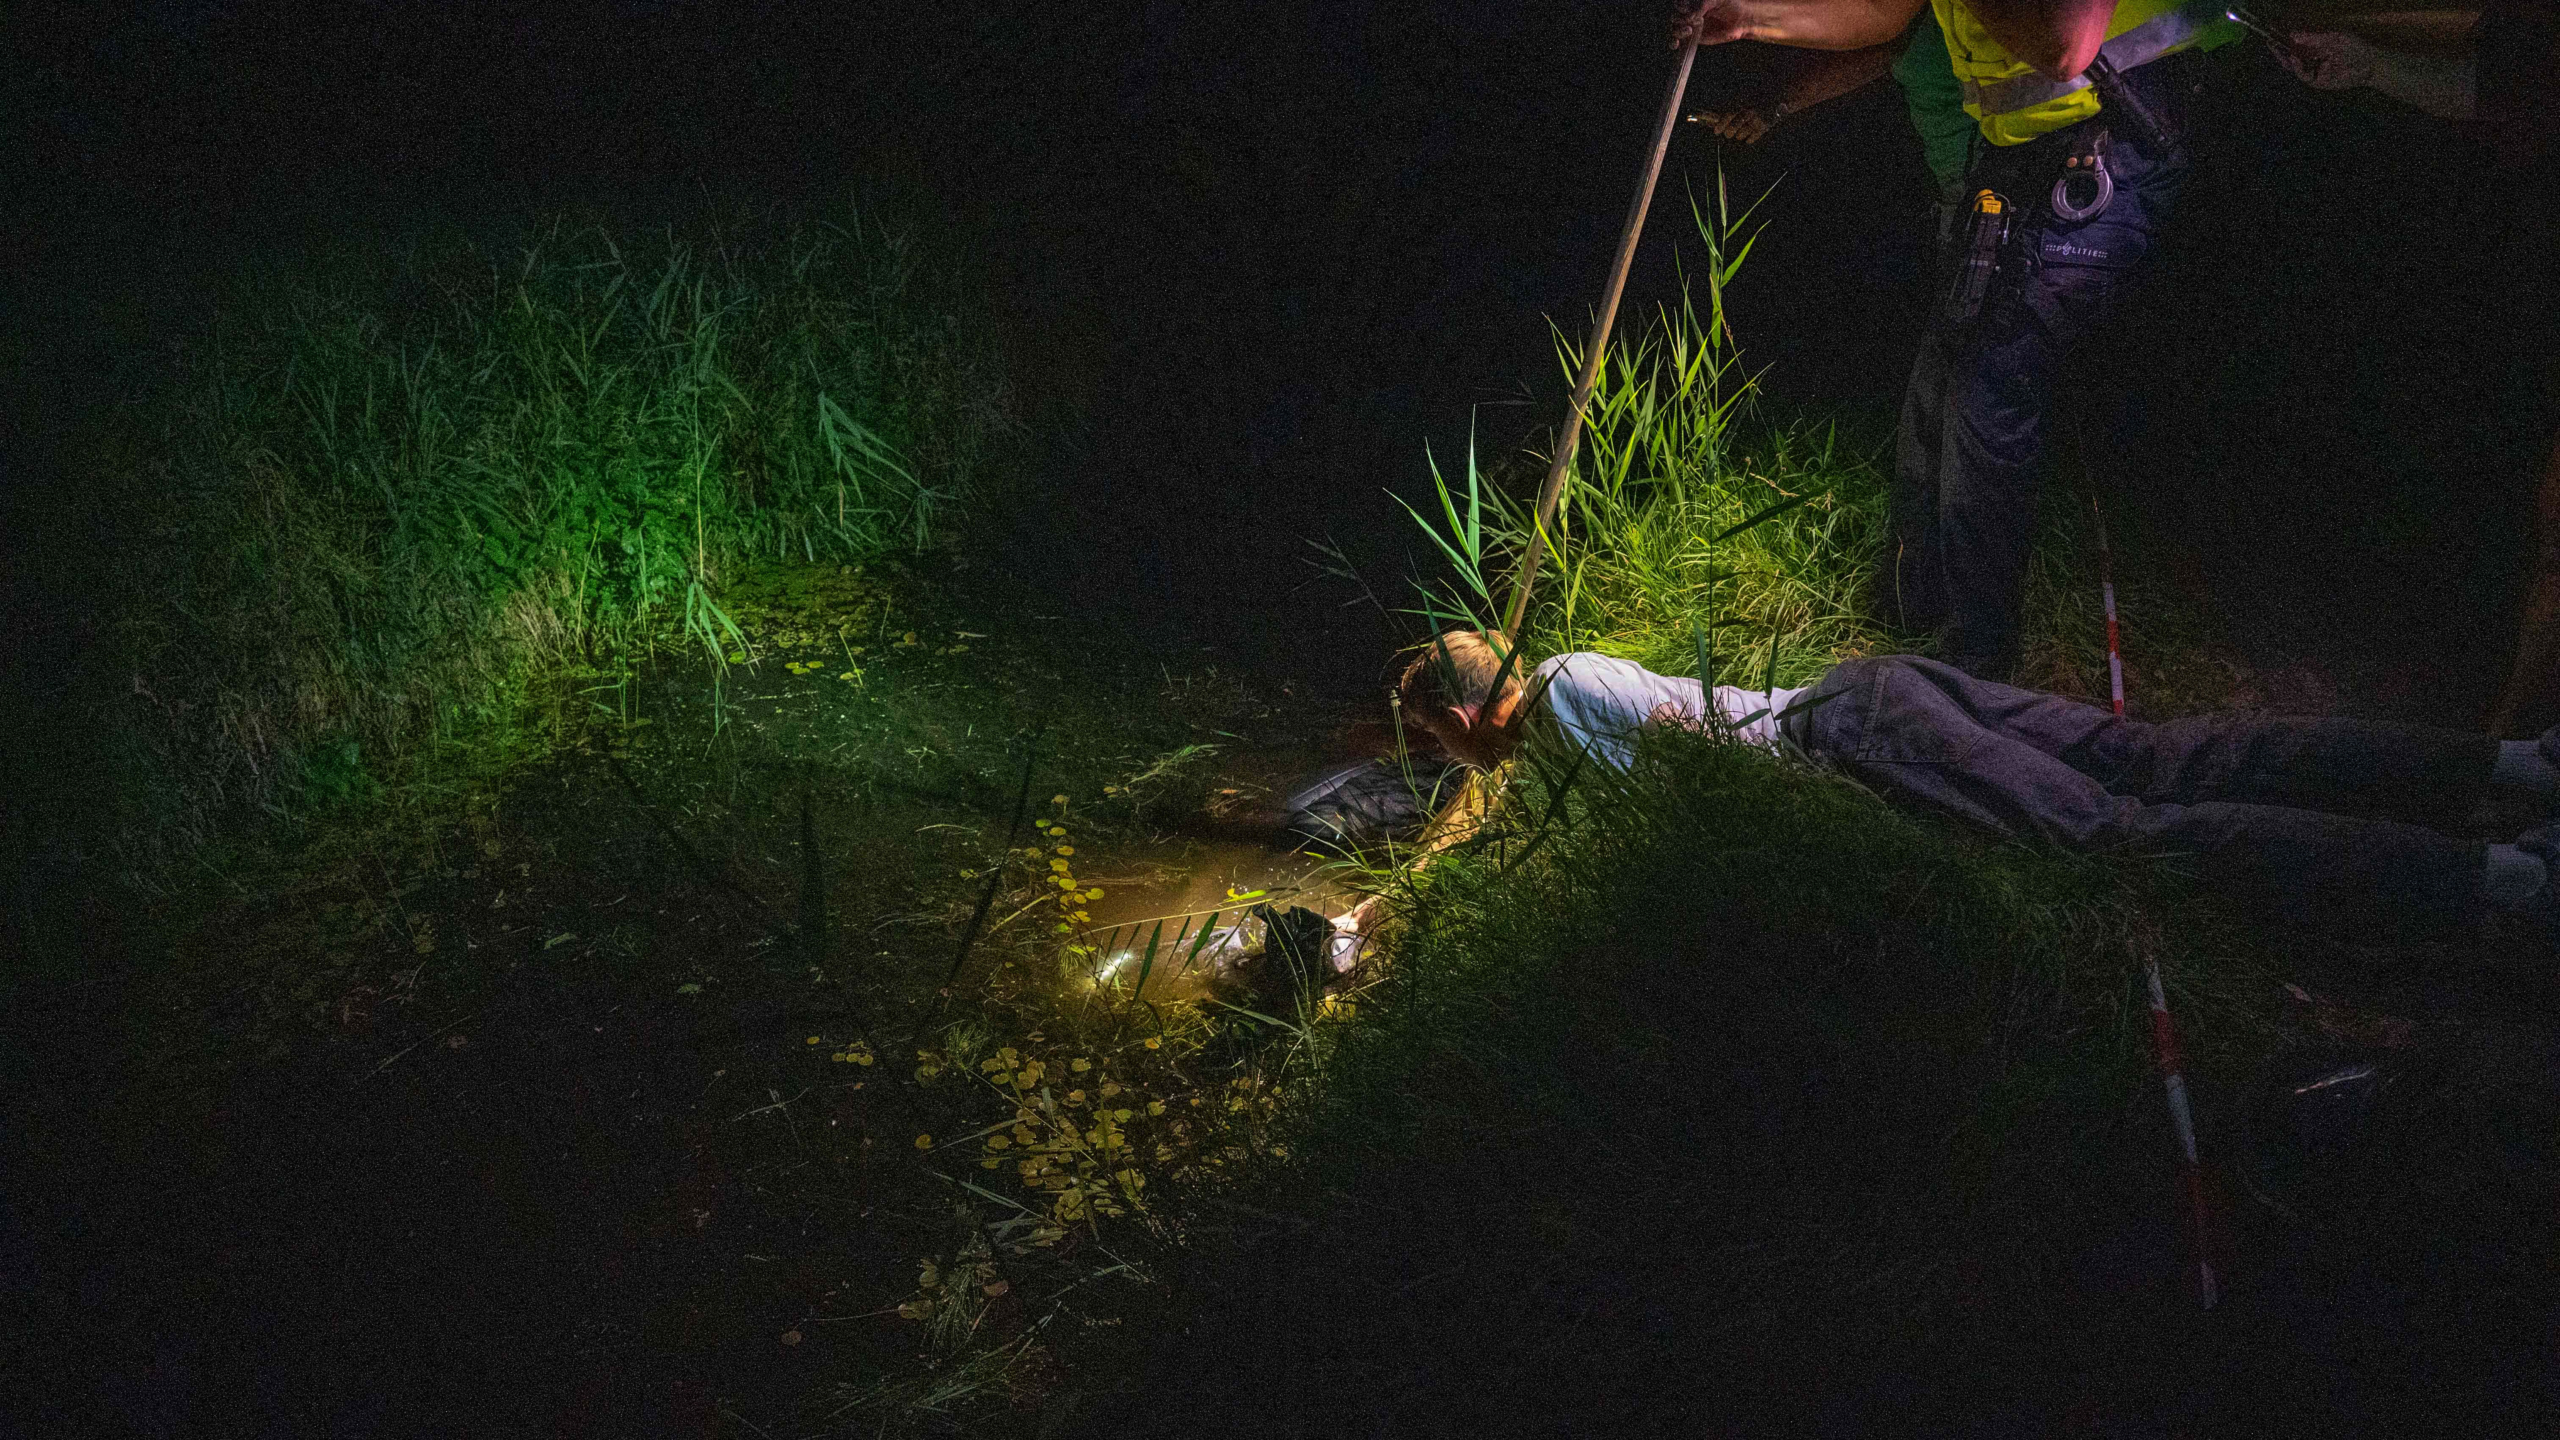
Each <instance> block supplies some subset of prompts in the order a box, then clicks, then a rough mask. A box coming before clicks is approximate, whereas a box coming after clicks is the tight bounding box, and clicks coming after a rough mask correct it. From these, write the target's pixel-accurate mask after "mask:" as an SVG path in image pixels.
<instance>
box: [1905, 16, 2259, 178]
mask: <svg viewBox="0 0 2560 1440" xmlns="http://www.w3.org/2000/svg"><path fill="white" fill-rule="evenodd" d="M1929 6H1930V8H1931V9H1932V10H1933V11H1935V12H1936V14H1937V17H1938V28H1939V29H1940V30H1941V31H1944V32H1945V34H1946V37H1947V59H1948V60H1949V61H1950V62H1952V63H1953V64H1954V66H1955V71H1956V80H1957V82H1958V83H1959V84H1961V85H1963V87H1964V113H1966V114H1967V115H1970V116H1972V117H1973V118H1974V120H1975V122H1976V123H1978V124H1980V125H1981V126H1982V137H1983V138H1984V139H1986V140H1988V141H1990V142H1991V143H1992V144H1994V145H2019V144H2024V143H2025V142H2027V141H2029V140H2032V139H2034V138H2036V137H2037V136H2039V135H2044V134H2049V133H2051V132H2053V131H2055V130H2059V129H2061V128H2062V127H2063V126H2065V125H2076V124H2078V123H2079V122H2081V121H2083V120H2086V119H2088V118H2089V117H2090V116H2092V115H2095V114H2097V113H2098V93H2097V91H2095V90H2093V89H2091V88H2090V86H2089V77H2088V76H2086V75H2080V76H2076V77H2074V78H2072V79H2070V80H2055V79H2052V78H2051V77H2049V76H2046V75H2045V74H2043V73H2042V72H2040V71H2038V70H2037V69H2036V68H2035V67H2034V66H2032V65H2029V64H2028V63H2027V62H2025V61H2024V60H2020V59H2018V58H2017V57H2015V56H2013V55H2011V54H2010V53H2009V52H2008V51H2007V50H2005V49H2002V48H2001V45H2000V42H1999V41H1997V40H1994V39H1992V38H1991V32H1990V31H1988V30H1985V29H1984V28H1982V22H1981V21H1979V20H1977V19H1975V18H1974V17H1973V12H1972V11H1970V10H1967V9H1966V8H1965V6H1964V0H1929ZM2246 33H2248V32H2246V31H2245V30H2243V29H2241V28H2240V26H2238V25H2236V24H2234V23H2232V22H2231V21H2230V20H2227V19H2225V18H2224V17H2223V13H2222V5H2221V3H2219V0H2215V3H2211V4H2206V3H2201V0H2186V3H2184V4H2183V5H2182V4H2181V3H2180V0H2116V8H2115V13H2114V14H2112V15H2110V16H2108V17H2107V38H2106V43H2105V45H2104V46H2102V47H2101V48H2100V51H2099V53H2100V54H2103V55H2105V56H2106V57H2107V61H2108V63H2109V64H2112V65H2114V66H2115V67H2116V68H2117V69H2118V70H2130V69H2132V68H2133V67H2134V66H2136V65H2140V64H2143V63H2145V62H2147V61H2151V60H2157V59H2159V58H2160V57H2161V56H2163V55H2168V54H2173V53H2175V52H2177V51H2180V50H2188V49H2203V50H2211V49H2214V48H2216V47H2218V46H2221V45H2225V44H2228V43H2230V42H2231V41H2233V40H2236V39H2238V38H2239V37H2240V36H2242V35H2244V34H2246Z"/></svg>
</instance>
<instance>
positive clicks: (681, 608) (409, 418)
mask: <svg viewBox="0 0 2560 1440" xmlns="http://www.w3.org/2000/svg"><path fill="white" fill-rule="evenodd" d="M936 283H937V282H935V280H934V279H933V277H931V276H928V275H924V274H921V273H920V272H919V269H918V266H917V264H916V260H915V257H914V255H913V253H912V250H911V248H910V246H909V245H908V244H907V243H906V242H905V241H904V240H902V239H901V238H900V237H898V236H896V235H894V234H890V233H887V232H885V231H883V230H881V229H880V228H879V227H878V226H877V225H875V224H872V223H870V222H868V221H866V220H863V219H861V218H860V217H855V218H853V219H851V220H848V221H846V222H845V223H842V224H830V223H818V222H803V223H790V224H786V223H781V222H777V221H774V220H771V219H769V218H754V217H751V218H748V219H745V220H742V221H740V222H738V223H736V224H733V225H729V226H726V227H720V228H705V229H702V230H699V231H696V232H691V233H680V232H677V231H673V230H669V231H666V232H662V233H658V234H654V235H646V236H634V235H629V234H624V233H617V232H616V231H614V230H612V229H609V228H607V227H605V226H602V225H596V224H582V223H578V222H575V221H573V220H570V219H567V218H556V219H552V220H549V221H547V222H544V223H542V224H540V225H538V226H536V227H534V228H533V229H532V230H531V231H530V232H529V233H528V234H527V235H526V236H525V237H524V238H523V240H522V242H521V243H520V244H518V245H515V246H486V245H480V244H475V243H471V242H467V241H462V240H458V239H440V240H427V241H419V242H416V243H414V244H412V245H411V246H410V247H409V248H408V249H407V250H406V251H405V252H404V253H399V254H396V255H388V256H386V255H381V254H366V255H355V256H340V257H324V258H320V259H316V260H304V261H299V262H293V263H291V264H289V265H287V266H285V267H283V268H280V269H279V270H277V271H276V272H274V273H272V274H269V275H267V276H263V277H258V278H253V279H249V280H245V281H243V282H241V283H240V284H238V285H236V286H235V287H234V289H233V291H232V293H231V294H229V295H228V296H226V297H225V298H224V301H223V303H222V304H221V306H220V307H219V311H218V317H217V319H216V320H215V322H214V324H213V325H212V327H211V328H210V330H209V332H208V333H206V334H205V335H204V336H203V338H202V340H201V342H200V343H198V344H196V345H194V346H192V347H191V348H190V349H188V350H187V351H186V353H185V355H184V358H183V361H182V363H181V366H180V370H179V373H178V375H177V377H176V379H175V381H174V383H173V384H172V385H171V386H169V387H168V389H167V391H166V393H165V395H164V396H163V398H162V400H161V401H160V403H159V404H158V406H157V408H156V409H155V410H154V411H152V412H151V420H150V425H149V433H147V434H145V435H143V436H142V437H140V438H139V440H138V442H137V443H135V444H133V445H130V446H128V447H125V449H124V450H123V451H122V452H120V453H121V454H122V455H123V459H122V460H121V461H120V462H119V463H118V464H117V465H115V466H114V467H112V473H107V474H103V475H101V476H100V477H98V478H99V480H100V482H101V486H102V488H103V489H104V490H106V491H107V492H109V493H111V494H113V495H114V496H115V497H116V498H117V500H119V501H120V502H121V503H122V505H123V506H124V507H125V509H126V510H127V512H128V513H130V514H133V515H135V516H138V517H141V518H140V520H139V521H138V523H137V524H135V525H134V526H131V527H129V528H135V529H142V530H146V531H147V535H146V536H144V537H141V543H137V544H135V545H133V546H131V547H129V548H128V549H127V550H126V552H125V553H123V554H120V555H118V556H115V557H112V562H111V563H113V565H114V566H115V568H116V571H117V573H116V575H115V589H116V590H117V591H118V592H119V596H120V598H119V600H118V602H117V603H118V604H119V606H120V613H119V615H118V620H119V622H120V623H119V631H118V633H119V644H118V647H117V650H118V653H117V656H116V663H117V664H118V665H119V666H120V667H121V668H123V669H125V670H127V671H129V672H130V673H131V675H132V678H133V683H132V685H131V687H130V689H131V691H132V694H131V696H130V697H129V699H130V702H131V703H124V704H122V705H121V706H120V713H119V714H118V715H117V716H116V717H115V718H116V720H117V721H118V722H119V723H120V724H121V725H122V727H123V728H124V729H125V731H127V732H128V736H129V741H130V744H129V747H128V748H129V749H130V750H131V752H132V753H133V754H134V755H136V756H137V757H138V758H139V759H140V760H141V761H142V762H143V763H142V764H141V765H140V766H139V769H138V773H137V775H136V777H134V778H135V783H134V784H133V785H132V787H131V790H132V798H135V799H137V800H139V801H141V802H142V803H141V809H142V811H143V812H144V816H146V817H147V819H145V820H144V822H143V826H142V828H144V829H146V830H148V831H151V832H153V833H154V835H155V836H156V837H157V839H160V840H167V839H171V838H177V839H179V840H180V841H181V842H182V843H181V848H183V842H184V840H185V839H186V838H187V837H193V838H196V839H200V838H202V837H203V836H204V835H205V834H206V833H209V829H210V828H211V827H213V826H215V825H216V824H217V818H216V817H217V816H219V815H221V814H225V813H232V812H237V811H242V810H254V809H256V808H259V807H264V808H267V809H270V810H273V809H279V808H281V809H288V810H290V809H293V808H296V807H297V806H298V805H299V804H301V803H302V802H304V801H307V800H309V799H312V798H314V796H315V795H316V794H319V793H322V792H324V791H326V790H327V789H328V787H325V786H322V787H317V788H315V785H314V783H313V782H314V779H315V776H316V775H318V774H319V771H318V770H317V769H315V765H316V764H317V762H315V760H314V758H313V757H315V756H322V757H335V758H334V759H331V760H330V761H329V762H328V763H329V764H330V765H334V766H336V767H337V768H339V769H344V768H347V766H348V765H349V764H350V763H352V764H354V765H356V766H357V767H359V768H360V769H361V770H362V771H364V772H368V773H371V774H374V775H382V774H388V773H390V772H391V771H393V770H395V769H397V768H398V767H399V766H400V765H401V764H402V763H404V762H405V760H407V759H408V758H410V757H412V756H414V755H416V754H418V753H420V752H421V751H423V750H427V749H432V748H434V747H435V745H436V744H437V743H438V742H461V743H466V744H486V743H491V737H490V734H489V732H490V729H491V727H492V726H493V725H496V726H503V725H505V724H508V723H512V721H513V719H515V718H520V717H521V715H522V713H523V709H524V705H525V703H526V700H527V698H528V696H529V694H530V693H531V692H532V691H534V690H537V689H539V688H541V687H542V686H543V685H544V684H545V683H546V681H547V680H549V679H552V678H556V677H559V676H561V675H563V674H566V673H568V672H569V671H571V670H573V669H575V668H577V667H580V666H587V667H593V666H597V665H607V666H610V665H611V664H613V663H615V662H614V661H613V660H612V659H611V658H610V657H614V656H624V655H629V654H631V653H633V652H635V651H637V650H642V649H645V648H647V647H649V646H652V645H654V644H656V643H658V642H659V641H661V640H673V641H676V642H678V643H681V644H687V645H691V646H695V647H699V649H701V650H702V651H703V652H705V653H707V654H708V655H709V656H710V657H712V660H713V662H714V663H715V665H721V666H725V665H726V664H727V663H728V662H730V661H731V660H736V659H743V658H745V653H746V650H747V646H746V643H745V637H744V635H743V634H742V633H741V631H740V630H739V628H738V626H737V625H736V624H735V623H734V622H733V621H732V620H731V618H730V616H729V614H728V612H727V610H726V609H724V608H723V605H722V602H721V599H720V596H721V594H722V591H723V585H724V580H725V578H726V577H727V576H728V575H730V574H731V573H732V572H733V571H734V570H735V569H736V567H738V566H739V565H740V564H741V563H743V562H745V561H747V560H750V559H753V558H755V557H772V558H783V557H788V558H790V559H795V560H801V561H804V562H805V561H831V562H835V563H839V564H846V565H854V564H860V563H862V562H865V561H869V560H873V559H876V558H878V557H881V556H884V555H887V554H890V553H892V552H895V551H902V550H906V551H912V550H919V549H923V548H925V547H927V546H929V545H931V544H933V543H934V542H935V541H936V540H937V539H938V538H939V537H941V536H942V535H943V534H944V533H945V532H946V531H947V529H948V526H949V524H950V522H951V520H952V518H953V517H954V515H955V514H956V513H958V511H959V510H960V509H961V507H963V506H964V505H965V504H966V503H967V501H968V499H969V497H970V495H971V494H972V492H973V491H974V490H975V489H976V488H977V487H978V485H979V484H980V481H981V479H982V476H983V474H984V472H985V469H986V467H987V465H988V463H989V460H990V458H991V456H992V455H993V453H994V448H995V446H996V445H997V444H998V443H999V442H1000V441H1001V439H1002V437H1003V436H1004V434H1005V433H1006V431H1007V428H1008V426H1009V423H1010V422H1009V420H1008V418H1007V403H1008V402H1007V399H1006V395H1005V390H1004V385H1003V381H1002V378H1001V374H1000V372H999V371H998V369H997V367H996V365H995V363H994V360H993V357H992V355H991V354H990V352H989V349H988V346H987V343H986V341H985V339H984V337H983V334H982V333H981V332H980V331H979V330H978V329H976V328H975V327H973V326H972V325H971V324H970V323H969V322H967V321H966V320H965V319H964V318H962V313H963V310H964V306H962V305H960V304H955V303H953V300H952V297H950V296H948V295H947V294H941V293H937V292H936V290H935V284H936ZM147 848H165V847H147Z"/></svg>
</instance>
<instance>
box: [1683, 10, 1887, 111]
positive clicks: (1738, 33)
mask: <svg viewBox="0 0 2560 1440" xmlns="http://www.w3.org/2000/svg"><path fill="white" fill-rule="evenodd" d="M1926 3H1927V0H1738V3H1736V4H1734V5H1733V6H1732V7H1731V10H1732V15H1733V20H1734V23H1735V25H1736V27H1737V28H1736V29H1735V32H1734V33H1732V34H1731V35H1728V36H1726V37H1725V38H1727V39H1732V40H1761V41H1766V42H1767V43H1769V44H1771V45H1791V46H1794V47H1796V48H1797V49H1800V50H1864V49H1866V48H1867V47H1869V46H1871V45H1883V44H1886V43H1888V42H1890V41H1892V40H1894V39H1896V38H1897V37H1899V36H1900V35H1901V34H1902V32H1903V30H1904V29H1905V28H1906V27H1908V26H1909V25H1910V24H1911V17H1912V16H1914V15H1917V14H1919V13H1920V7H1921V6H1922V5H1923V4H1926ZM1852 88H1854V87H1852ZM1833 93H1835V94H1837V93H1840V92H1837V91H1835V92H1833ZM1822 98H1824V99H1829V98H1830V97H1829V96H1824V97H1822ZM1790 103H1792V102H1790Z"/></svg>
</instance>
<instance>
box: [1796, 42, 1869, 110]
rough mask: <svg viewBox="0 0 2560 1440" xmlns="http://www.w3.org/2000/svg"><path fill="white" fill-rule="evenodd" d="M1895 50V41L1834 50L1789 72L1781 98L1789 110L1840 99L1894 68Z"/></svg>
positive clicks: (1805, 108)
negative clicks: (1860, 48) (1792, 72)
mask: <svg viewBox="0 0 2560 1440" xmlns="http://www.w3.org/2000/svg"><path fill="white" fill-rule="evenodd" d="M1896 53H1897V49H1896V47H1895V46H1892V45H1870V46H1868V47H1866V48H1865V49H1862V50H1835V51H1831V52H1829V53H1827V54H1825V55H1823V56H1822V57H1821V58H1819V59H1816V60H1812V61H1810V62H1809V63H1807V64H1806V65H1805V66H1804V67H1803V68H1802V69H1800V70H1798V71H1796V73H1795V74H1793V75H1790V76H1788V77H1787V88H1786V90H1785V92H1784V93H1783V94H1782V95H1780V96H1779V99H1780V101H1781V103H1783V104H1784V105H1785V106H1786V107H1787V111H1788V113H1790V114H1793V113H1794V112H1796V111H1799V110H1808V109H1811V108H1812V107H1814V106H1816V105H1819V104H1821V103H1823V102H1824V101H1826V100H1837V99H1839V98H1840V97H1841V96H1843V95H1846V94H1848V93H1849V92H1851V91H1853V90H1856V89H1858V88H1860V87H1861V86H1864V85H1868V84H1871V83H1873V82H1874V81H1875V80H1876V79H1877V77H1879V76H1881V75H1883V74H1884V73H1885V72H1886V71H1887V70H1890V69H1892V68H1893V57H1894V55H1895V54H1896Z"/></svg>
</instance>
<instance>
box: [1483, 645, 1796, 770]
mask: <svg viewBox="0 0 2560 1440" xmlns="http://www.w3.org/2000/svg"><path fill="white" fill-rule="evenodd" d="M1541 682H1543V683H1544V685H1545V687H1546V702H1547V712H1548V713H1549V714H1551V715H1553V716H1555V717H1556V723H1557V724H1558V725H1560V726H1562V727H1563V728H1564V733H1565V734H1566V735H1568V736H1570V737H1572V739H1573V742H1574V743H1575V744H1577V745H1580V746H1582V747H1583V748H1585V749H1587V750H1589V751H1591V753H1592V754H1594V755H1595V756H1597V757H1599V758H1600V759H1602V760H1606V761H1608V762H1609V763H1610V764H1612V765H1614V766H1616V767H1617V768H1619V769H1621V770H1624V769H1626V768H1627V767H1628V766H1629V765H1631V764H1633V763H1634V761H1635V741H1636V731H1638V730H1639V729H1641V728H1642V727H1643V726H1645V725H1646V724H1648V723H1649V722H1651V720H1652V719H1653V712H1654V711H1655V710H1656V709H1659V708H1660V707H1662V706H1665V705H1668V706H1670V707H1671V713H1673V714H1674V715H1677V716H1679V717H1681V718H1682V719H1684V720H1687V721H1690V722H1693V723H1695V722H1700V721H1704V720H1705V719H1706V718H1707V711H1706V705H1705V703H1704V700H1703V698H1702V691H1703V688H1704V687H1702V686H1700V685H1699V683H1698V682H1697V681H1695V680H1684V679H1680V678H1677V677H1675V676H1670V675H1656V674H1654V673H1653V672H1652V671H1650V670H1647V669H1646V668H1644V667H1643V666H1641V665H1639V664H1637V663H1636V662H1634V661H1633V660H1620V659H1618V658H1617V657H1615V656H1611V655H1595V654H1592V653H1590V652H1588V651H1584V652H1579V653H1576V654H1572V655H1558V656H1556V657H1555V658H1554V659H1552V660H1549V661H1547V662H1546V663H1545V664H1543V665H1540V666H1539V667H1538V668H1537V671H1536V672H1535V677H1534V679H1533V680H1532V681H1531V689H1532V690H1533V691H1534V690H1535V689H1536V688H1537V686H1538V684H1539V683H1541ZM1810 688H1811V687H1810V686H1799V687H1797V688H1795V689H1793V690H1743V689H1739V688H1737V687H1735V686H1731V685H1719V686H1717V687H1716V709H1717V711H1718V712H1719V713H1721V714H1722V715H1723V717H1724V719H1725V720H1726V722H1727V723H1729V724H1732V725H1733V726H1735V734H1736V736H1737V738H1739V739H1741V740H1743V741H1744V742H1746V743H1748V744H1752V745H1760V746H1765V747H1767V748H1769V749H1772V750H1774V749H1776V748H1777V745H1778V719H1777V717H1778V712H1780V711H1782V710H1784V709H1786V708H1787V706H1788V705H1789V704H1790V703H1791V702H1793V701H1794V700H1795V698H1796V697H1797V696H1799V695H1802V694H1803V693H1804V692H1805V691H1806V690H1807V689H1810ZM1755 711H1756V712H1758V718H1756V719H1753V720H1752V721H1751V722H1750V723H1749V724H1747V725H1746V724H1743V723H1742V721H1743V719H1744V717H1745V716H1749V715H1752V714H1753V712H1755Z"/></svg>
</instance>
